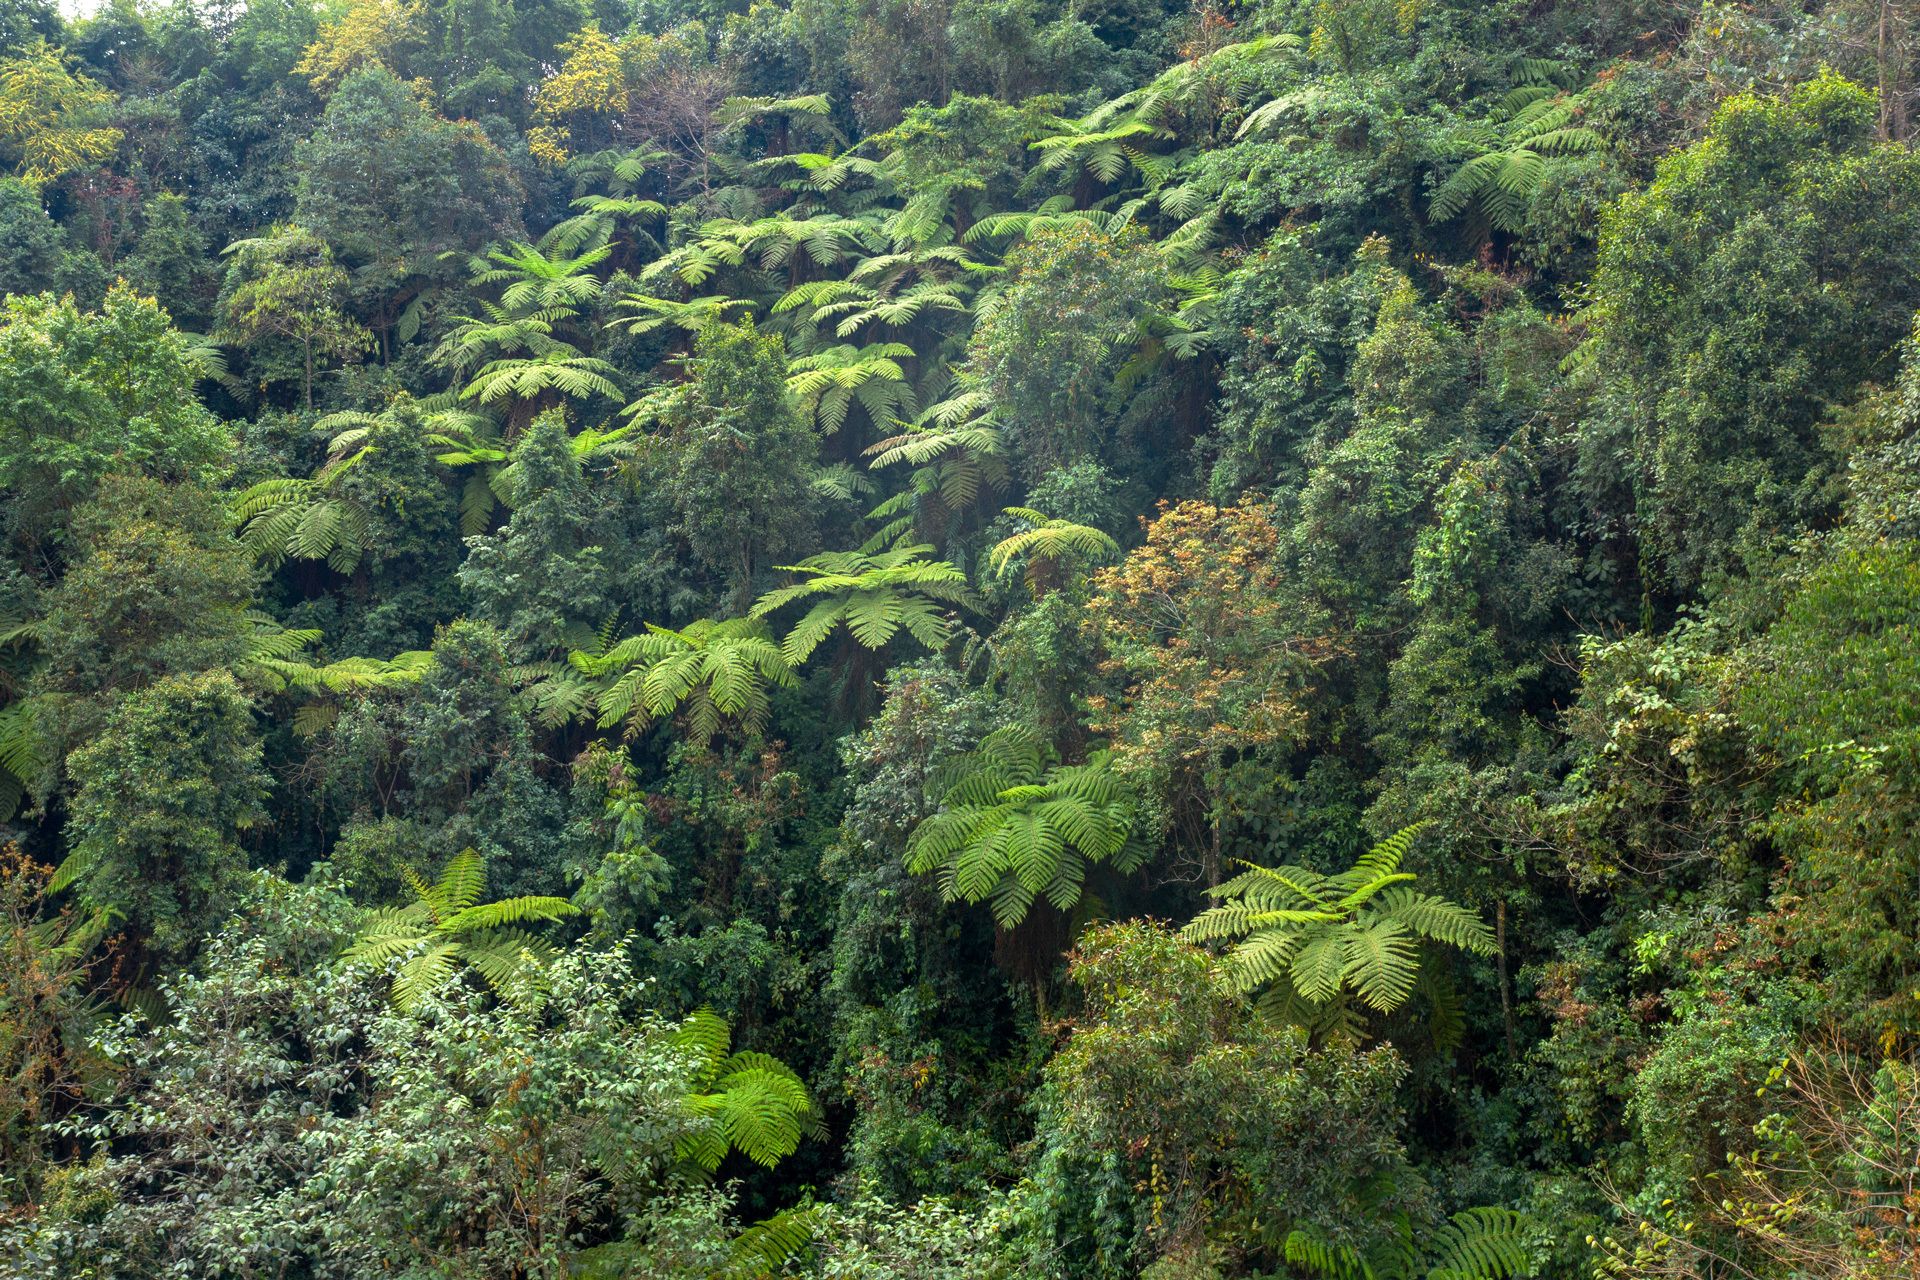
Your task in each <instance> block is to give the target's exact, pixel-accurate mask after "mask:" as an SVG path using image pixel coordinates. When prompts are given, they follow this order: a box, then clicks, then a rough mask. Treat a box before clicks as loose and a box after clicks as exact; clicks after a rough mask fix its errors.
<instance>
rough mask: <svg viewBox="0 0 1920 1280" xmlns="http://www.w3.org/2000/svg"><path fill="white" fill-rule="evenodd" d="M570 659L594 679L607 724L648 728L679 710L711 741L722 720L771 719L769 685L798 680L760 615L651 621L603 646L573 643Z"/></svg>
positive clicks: (747, 725) (700, 738)
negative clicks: (675, 624)
mask: <svg viewBox="0 0 1920 1280" xmlns="http://www.w3.org/2000/svg"><path fill="white" fill-rule="evenodd" d="M567 660H568V662H569V663H570V664H571V665H572V666H573V667H574V669H576V670H577V671H579V672H581V673H582V674H584V675H586V676H588V677H589V678H591V679H593V680H594V681H596V682H597V683H596V685H595V688H594V692H593V693H592V703H593V707H594V711H595V713H596V715H597V717H598V719H599V723H600V725H601V727H602V728H608V727H611V726H613V725H617V724H625V725H627V726H628V727H629V728H631V729H634V730H639V729H644V728H646V727H647V726H648V725H649V724H651V723H653V722H654V721H655V720H657V719H661V718H664V717H666V716H671V715H674V714H675V713H679V714H681V715H682V716H683V718H684V720H685V723H686V726H687V735H688V737H689V738H690V739H691V740H692V741H694V742H697V743H700V744H701V745H705V744H706V743H708V742H710V741H711V740H712V738H713V736H714V734H716V733H718V732H719V731H720V728H721V725H722V723H723V722H724V721H727V720H732V721H734V722H735V723H737V724H739V725H740V726H741V727H742V728H743V729H745V730H746V731H747V732H749V733H757V732H759V731H760V729H761V728H762V727H764V726H765V724H766V719H767V709H768V702H767V691H768V689H769V688H771V687H773V686H776V685H778V686H788V685H791V684H793V683H794V676H793V668H792V667H791V665H789V663H788V661H787V659H786V656H785V655H784V654H783V653H782V652H781V649H780V646H779V645H777V644H775V643H774V641H773V639H772V637H771V635H770V634H769V633H768V631H767V628H766V625H765V624H764V623H762V622H757V621H752V620H743V619H734V620H729V621H725V622H713V621H709V620H706V619H702V620H700V621H697V622H694V623H691V624H690V625H688V626H686V627H684V628H682V629H680V630H678V631H674V630H671V629H669V628H667V627H658V626H654V625H652V624H651V623H649V624H648V626H647V630H646V633H645V634H643V635H637V636H630V637H628V638H627V639H625V640H622V641H620V642H619V643H617V644H615V645H613V646H612V647H610V648H608V649H607V650H606V651H605V652H603V653H599V654H592V653H585V652H582V651H579V650H575V651H574V652H573V653H571V654H569V655H568V659H567Z"/></svg>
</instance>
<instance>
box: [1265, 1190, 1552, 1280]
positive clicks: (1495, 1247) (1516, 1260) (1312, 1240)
mask: <svg viewBox="0 0 1920 1280" xmlns="http://www.w3.org/2000/svg"><path fill="white" fill-rule="evenodd" d="M1398 1227H1399V1230H1397V1231H1396V1232H1395V1233H1394V1234H1393V1235H1392V1236H1390V1237H1388V1238H1387V1239H1386V1240H1385V1241H1383V1242H1382V1243H1381V1244H1379V1245H1377V1246H1375V1247H1374V1248H1373V1249H1371V1250H1369V1251H1368V1252H1367V1253H1365V1254H1362V1253H1360V1252H1359V1251H1358V1250H1356V1249H1355V1248H1354V1247H1353V1246H1352V1245H1349V1244H1345V1243H1340V1242H1336V1241H1331V1240H1329V1239H1327V1238H1326V1237H1325V1236H1323V1235H1321V1234H1320V1233H1318V1232H1316V1231H1309V1230H1296V1231H1294V1232H1292V1233H1290V1234H1289V1235H1288V1236H1287V1239H1286V1245H1285V1254H1286V1259H1287V1261H1288V1263H1290V1264H1291V1265H1293V1266H1295V1267H1298V1268H1300V1269H1301V1270H1303V1271H1306V1272H1307V1273H1309V1274H1311V1275H1317V1276H1325V1277H1328V1280H1516V1278H1517V1277H1521V1276H1530V1275H1532V1274H1534V1272H1535V1271H1536V1270H1538V1267H1537V1266H1536V1264H1535V1262H1534V1244H1535V1241H1536V1240H1537V1239H1538V1238H1539V1237H1540V1235H1541V1230H1540V1226H1539V1224H1538V1223H1537V1222H1536V1221H1535V1220H1534V1219H1532V1218H1530V1217H1528V1216H1527V1215H1525V1214H1522V1213H1515V1212H1514V1211H1513V1210H1511V1209H1500V1208H1495V1207H1492V1206H1480V1207H1477V1208H1472V1209H1466V1210H1463V1211H1461V1212H1459V1213H1456V1214H1454V1215H1453V1216H1452V1217H1451V1218H1448V1219H1447V1220H1446V1221H1445V1222H1443V1223H1441V1224H1440V1226H1439V1227H1438V1228H1436V1229H1434V1230H1432V1231H1429V1232H1427V1233H1426V1234H1425V1236H1424V1238H1422V1237H1421V1236H1420V1235H1419V1234H1418V1233H1416V1232H1415V1231H1414V1229H1413V1226H1412V1224H1411V1223H1409V1222H1408V1221H1406V1219H1405V1218H1404V1217H1402V1218H1401V1219H1400V1221H1399V1223H1398Z"/></svg>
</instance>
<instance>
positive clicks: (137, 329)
mask: <svg viewBox="0 0 1920 1280" xmlns="http://www.w3.org/2000/svg"><path fill="white" fill-rule="evenodd" d="M198 377H199V372H198V370H197V369H196V368H195V367H194V365H193V362H192V360H191V358H190V356H189V354H188V345H187V342H186V340H185V339H184V338H182V337H181V336H180V335H179V334H178V333H176V332H174V331H173V330H172V329H171V328H169V327H168V324H167V316H166V313H165V312H163V311H161V310H160V308H159V307H158V306H156V305H154V304H153V302H152V301H150V300H146V299H142V298H140V297H138V296H137V295H135V294H134V293H133V292H132V291H130V290H127V289H115V290H113V291H112V292H111V293H109V294H108V295H107V299H106V302H105V304H104V305H103V307H102V308H101V310H99V311H97V312H90V311H82V310H81V309H80V308H78V307H77V306H75V305H74V303H73V301H72V300H71V299H66V300H56V299H54V298H52V297H51V296H49V295H44V294H43V295H40V296H38V297H20V298H14V299H11V300H10V301H9V302H8V303H7V304H6V309H5V311H4V312H0V489H4V490H5V491H6V494H7V500H6V508H5V510H6V518H7V523H8V531H9V533H10V534H11V536H12V537H13V539H14V540H15V541H17V542H21V543H24V544H25V545H26V547H27V548H28V550H29V554H30V555H31V554H35V553H36V552H38V550H39V548H41V547H42V546H43V545H44V544H48V543H54V544H57V543H58V541H59V540H60V537H61V535H62V533H63V531H64V530H65V527H66V525H67V522H68V520H69V519H71V516H72V511H73V509H74V507H76V506H78V505H79V504H80V503H82V502H84V501H86V500H87V499H88V498H89V497H91V496H92V494H93V491H94V488H95V486H97V485H98V484H99V483H100V479H101V477H103V476H105V475H107V474H109V473H111V472H116V471H118V472H126V473H132V474H142V475H149V476H154V477H156V478H159V479H164V480H184V479H195V480H205V479H211V478H213V477H215V476H217V475H218V474H219V472H220V470H221V469H222V468H223V467H224V465H225V464H226V462H227V451H228V449H230V448H231V445H232V434H231V431H230V429H229V428H228V427H227V426H226V425H225V424H222V423H221V422H219V421H218V420H216V419H215V418H214V416H213V415H212V414H211V413H209V412H208V411H207V410H206V409H205V408H204V407H203V406H202V405H201V404H200V402H199V401H198V400H197V399H195V397H194V394H193V384H194V382H195V381H196V380H197V379H198Z"/></svg>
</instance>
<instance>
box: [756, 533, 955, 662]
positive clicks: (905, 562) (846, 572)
mask: <svg viewBox="0 0 1920 1280" xmlns="http://www.w3.org/2000/svg"><path fill="white" fill-rule="evenodd" d="M932 550H933V548H932V547H929V546H924V545H920V544H914V545H910V546H903V547H895V548H894V549H892V550H891V551H883V552H880V553H878V554H872V555H869V554H867V553H864V552H859V551H842V552H830V553H827V554H825V555H817V556H813V557H811V558H809V559H807V560H803V561H801V562H800V563H799V564H797V565H781V566H780V568H781V569H783V570H785V571H787V572H790V573H798V574H803V575H805V576H804V578H803V579H802V580H801V581H800V582H797V583H795V584H793V585H792V586H787V587H779V588H776V589H775V590H773V591H769V592H767V593H766V594H765V595H763V596H761V597H760V599H759V601H758V602H756V603H755V604H754V606H753V612H752V616H753V617H754V618H765V617H767V616H768V615H770V614H772V613H775V612H777V611H778V610H780V609H782V608H784V607H785V606H786V605H788V604H792V603H794V602H796V601H801V600H813V601H814V602H815V603H814V605H813V607H812V608H811V609H809V610H808V611H807V612H806V614H804V615H803V616H802V617H801V619H800V620H799V621H798V622H797V623H795V624H794V627H793V630H791V631H789V632H788V633H787V638H786V640H785V641H784V642H783V643H782V645H781V651H782V653H783V654H784V655H785V657H786V660H787V662H788V663H789V664H791V665H793V666H799V665H800V664H801V663H803V662H805V661H806V660H807V659H808V658H809V657H811V656H812V654H813V651H814V650H815V649H817V648H818V647H819V646H820V642H821V641H823V640H825V639H826V638H827V637H828V636H829V635H831V634H832V633H833V632H834V630H835V629H836V628H840V627H844V628H846V630H847V632H848V634H850V635H851V636H852V637H853V638H854V640H856V641H857V642H858V643H859V644H860V645H861V646H862V647H864V648H868V649H880V648H884V647H885V646H886V645H887V643H888V642H889V641H891V640H892V639H893V638H894V636H895V635H897V634H899V633H900V632H901V631H905V632H906V633H907V634H908V635H910V636H912V637H913V638H914V639H915V640H917V641H918V642H920V643H921V644H923V645H925V646H926V647H927V648H929V649H939V648H941V647H943V646H944V645H945V644H946V642H947V640H948V638H949V637H950V635H951V634H952V623H951V621H950V620H949V619H948V616H947V613H948V611H947V608H946V607H945V606H949V605H967V604H971V603H972V602H973V592H972V590H971V589H970V588H969V587H968V585H967V577H966V575H965V574H964V573H962V572H961V571H960V570H959V569H958V568H956V567H955V566H954V565H951V564H948V563H947V562H946V561H944V560H928V559H926V558H925V557H926V555H927V553H928V552H930V551H932Z"/></svg>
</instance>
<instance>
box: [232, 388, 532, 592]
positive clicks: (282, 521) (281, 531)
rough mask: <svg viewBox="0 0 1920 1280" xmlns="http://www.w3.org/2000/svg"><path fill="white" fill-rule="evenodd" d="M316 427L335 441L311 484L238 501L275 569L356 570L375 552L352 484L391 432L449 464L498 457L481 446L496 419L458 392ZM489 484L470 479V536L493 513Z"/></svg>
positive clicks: (282, 486)
mask: <svg viewBox="0 0 1920 1280" xmlns="http://www.w3.org/2000/svg"><path fill="white" fill-rule="evenodd" d="M313 429H314V432H315V433H316V434H319V435H324V436H327V437H329V439H328V443H327V458H326V461H325V462H323V463H322V464H321V465H320V469H319V470H318V471H316V472H314V474H313V475H312V476H310V477H307V478H305V479H301V478H298V477H285V478H281V477H275V478H273V479H269V480H262V481H260V482H259V483H257V484H254V485H252V486H250V487H249V488H247V489H246V490H245V491H244V492H243V493H241V494H240V496H239V497H238V498H237V499H236V500H235V501H234V506H233V518H234V522H235V523H236V524H238V525H239V526H240V540H241V541H242V542H243V543H244V544H245V545H246V546H247V548H248V550H250V551H252V552H253V553H254V554H255V555H256V556H258V557H259V558H260V560H261V561H262V562H263V563H265V564H266V565H267V566H269V567H273V566H276V565H278V564H280V563H281V562H282V561H284V560H288V559H294V560H324V561H326V563H327V566H328V567H329V568H331V569H333V570H335V571H336V572H339V573H352V572H353V571H354V569H355V568H356V567H358V565H359V563H360V560H361V558H362V557H363V556H364V555H366V553H367V551H368V550H369V547H368V545H367V538H368V534H369V532H370V530H371V529H372V527H373V513H372V512H371V511H369V510H368V509H367V506H366V504H365V503H364V502H363V501H362V500H361V499H360V498H359V497H358V496H356V495H355V494H353V493H351V492H350V491H349V490H348V487H347V485H346V481H347V480H348V479H349V478H350V477H351V476H352V475H353V473H354V472H355V470H356V469H357V468H359V467H361V466H362V465H364V464H366V463H367V461H368V460H369V459H371V458H373V457H374V456H375V455H376V454H378V453H379V451H380V448H381V439H382V436H383V434H384V433H387V432H394V431H408V432H415V433H417V434H418V435H419V437H420V439H421V440H423V441H424V442H425V443H426V444H428V445H429V446H433V447H439V448H443V449H446V450H449V452H443V453H442V454H440V455H438V456H439V460H440V461H441V462H442V463H446V464H447V465H462V464H466V463H474V462H480V463H484V462H486V461H488V460H489V457H490V455H489V453H488V452H487V451H486V450H485V448H484V447H483V445H482V444H481V443H479V442H483V441H485V440H486V439H487V438H488V436H489V433H490V432H491V430H492V423H491V420H490V419H488V418H487V417H486V416H485V415H483V414H479V413H475V412H473V411H472V410H470V409H466V408H462V407H461V406H460V405H458V404H457V403H456V401H455V399H454V397H452V396H450V395H438V396H428V397H425V398H424V399H418V400H415V399H409V398H402V399H400V400H397V401H395V402H394V403H393V404H390V405H388V406H387V407H386V408H384V409H382V410H381V411H380V412H379V413H366V412H362V411H357V410H350V411H347V412H343V413H333V414H329V415H327V416H326V417H324V418H322V419H320V421H319V422H317V423H315V424H314V428H313ZM386 438H387V439H389V440H390V439H392V437H391V436H388V437H386ZM500 456H501V457H504V456H505V455H504V454H502V455H500ZM486 479H487V477H486V476H485V475H482V474H479V473H477V474H476V476H474V477H470V478H469V483H468V492H467V493H464V494H463V495H462V497H461V521H462V527H463V531H465V532H478V531H479V528H484V522H485V519H486V517H487V516H489V515H491V513H492V511H493V500H492V498H491V496H487V497H486V499H485V501H484V503H482V498H481V495H486V494H487V487H486ZM476 482H477V488H478V491H477V492H475V489H476ZM476 525H477V526H478V527H473V526H476Z"/></svg>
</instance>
